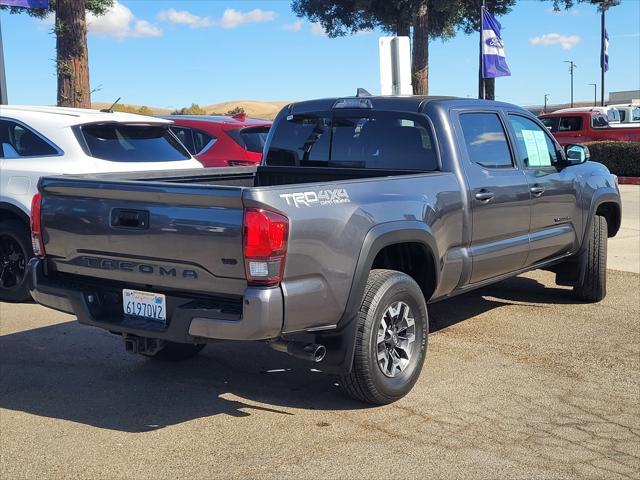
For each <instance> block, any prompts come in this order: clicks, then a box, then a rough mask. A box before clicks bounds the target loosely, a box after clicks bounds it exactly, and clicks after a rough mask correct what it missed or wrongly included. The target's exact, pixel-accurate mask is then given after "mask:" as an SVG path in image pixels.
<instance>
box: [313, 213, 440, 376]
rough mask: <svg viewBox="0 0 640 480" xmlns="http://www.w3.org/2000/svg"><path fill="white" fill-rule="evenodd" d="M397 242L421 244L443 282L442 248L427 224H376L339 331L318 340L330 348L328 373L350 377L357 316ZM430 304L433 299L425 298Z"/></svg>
mask: <svg viewBox="0 0 640 480" xmlns="http://www.w3.org/2000/svg"><path fill="white" fill-rule="evenodd" d="M397 243H419V244H422V245H423V246H424V248H425V249H426V250H427V253H428V254H430V255H431V256H432V261H433V265H435V266H436V271H435V272H434V273H435V276H436V278H435V281H436V285H437V284H438V282H439V281H440V270H439V268H438V266H439V264H440V263H439V261H438V258H439V256H438V249H437V244H436V241H435V238H434V236H433V232H432V231H431V229H430V228H429V226H427V225H426V224H425V223H423V222H419V221H416V220H407V221H397V222H388V223H382V224H379V225H376V226H375V227H373V228H372V229H371V230H369V232H368V233H367V235H366V236H365V239H364V242H363V244H362V248H361V249H360V255H359V256H358V261H357V263H356V268H355V271H354V275H353V280H352V283H351V290H350V292H349V297H348V300H347V304H346V307H345V311H344V313H343V315H342V317H341V318H340V320H339V322H338V324H337V328H336V330H334V331H331V332H327V333H320V334H318V335H317V336H316V341H317V342H318V343H321V344H323V345H325V346H326V348H327V355H326V357H325V359H324V361H323V362H322V366H321V368H322V370H323V371H326V372H328V373H337V374H347V373H349V372H350V371H351V367H352V363H353V355H354V352H355V340H356V328H357V325H358V322H357V317H358V312H359V310H360V305H361V303H362V296H363V294H364V290H365V287H366V285H367V278H368V276H369V272H370V271H371V267H372V265H373V261H374V260H375V258H376V256H377V255H378V253H379V252H380V251H381V250H382V249H383V248H384V247H388V246H389V245H394V244H397ZM425 301H429V299H425Z"/></svg>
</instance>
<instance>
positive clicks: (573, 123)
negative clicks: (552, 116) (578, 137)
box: [558, 117, 582, 132]
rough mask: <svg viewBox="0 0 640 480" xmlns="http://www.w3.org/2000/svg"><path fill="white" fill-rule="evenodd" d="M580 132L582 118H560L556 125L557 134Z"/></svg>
mask: <svg viewBox="0 0 640 480" xmlns="http://www.w3.org/2000/svg"><path fill="white" fill-rule="evenodd" d="M580 130H582V117H562V118H561V119H560V124H559V125H558V131H559V132H578V131H580Z"/></svg>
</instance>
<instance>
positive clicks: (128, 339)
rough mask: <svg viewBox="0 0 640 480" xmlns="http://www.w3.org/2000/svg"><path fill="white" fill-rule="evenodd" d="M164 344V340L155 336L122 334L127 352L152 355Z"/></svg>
mask: <svg viewBox="0 0 640 480" xmlns="http://www.w3.org/2000/svg"><path fill="white" fill-rule="evenodd" d="M164 346H165V341H164V340H160V339H157V338H146V337H138V336H137V335H130V334H125V335H124V348H125V350H126V351H127V353H131V354H136V353H137V354H140V355H149V356H153V355H155V354H156V353H158V352H159V351H160V350H162V349H163V348H164Z"/></svg>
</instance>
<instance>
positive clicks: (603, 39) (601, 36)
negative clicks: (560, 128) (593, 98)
mask: <svg viewBox="0 0 640 480" xmlns="http://www.w3.org/2000/svg"><path fill="white" fill-rule="evenodd" d="M601 7H602V13H601V20H600V106H602V107H604V58H605V57H604V41H605V38H604V32H605V26H604V12H605V2H602V5H601Z"/></svg>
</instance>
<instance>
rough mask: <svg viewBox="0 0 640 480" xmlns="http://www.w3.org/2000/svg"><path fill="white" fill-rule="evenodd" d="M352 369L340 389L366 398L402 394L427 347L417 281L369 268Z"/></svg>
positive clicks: (381, 401)
mask: <svg viewBox="0 0 640 480" xmlns="http://www.w3.org/2000/svg"><path fill="white" fill-rule="evenodd" d="M357 322H358V325H357V329H356V345H355V354H354V358H353V367H352V369H351V372H350V373H349V374H347V375H344V376H342V377H341V379H340V386H341V388H342V390H343V391H344V392H345V393H346V394H347V395H349V396H351V397H353V398H355V399H356V400H360V401H362V402H366V403H373V404H378V405H386V404H388V403H392V402H395V401H396V400H398V399H400V398H402V397H404V396H405V395H406V394H407V393H409V391H410V390H411V388H413V385H414V384H415V383H416V381H417V380H418V377H419V376H420V371H421V370H422V364H423V362H424V357H425V354H426V349H427V334H428V323H429V322H428V316H427V306H426V302H425V299H424V296H423V295H422V291H421V290H420V287H419V286H418V284H417V283H416V282H415V281H414V280H413V279H412V278H411V277H410V276H408V275H406V274H404V273H402V272H398V271H395V270H372V271H371V272H370V273H369V278H368V279H367V286H366V288H365V292H364V297H363V301H362V305H361V307H360V313H359V315H358V318H357Z"/></svg>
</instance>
